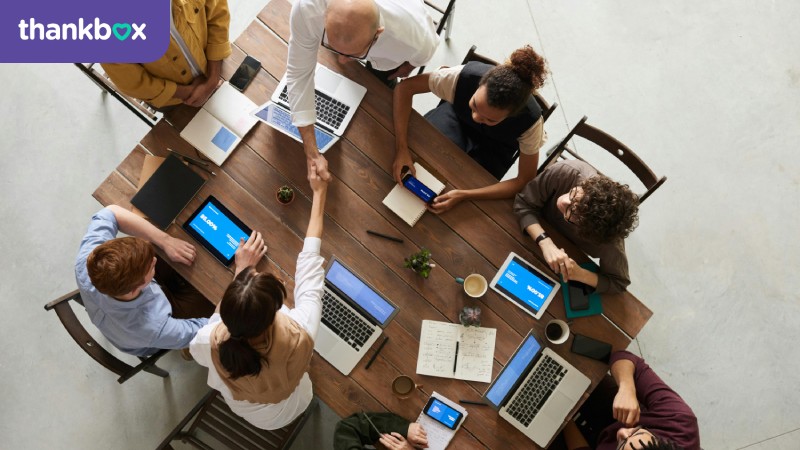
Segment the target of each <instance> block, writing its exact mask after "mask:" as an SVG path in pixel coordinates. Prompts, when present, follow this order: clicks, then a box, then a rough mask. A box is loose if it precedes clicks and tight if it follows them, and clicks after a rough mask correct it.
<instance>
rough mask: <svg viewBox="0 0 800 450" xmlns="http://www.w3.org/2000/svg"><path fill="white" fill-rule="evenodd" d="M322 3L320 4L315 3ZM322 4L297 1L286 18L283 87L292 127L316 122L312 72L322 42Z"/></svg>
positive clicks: (304, 0) (323, 11)
mask: <svg viewBox="0 0 800 450" xmlns="http://www.w3.org/2000/svg"><path fill="white" fill-rule="evenodd" d="M319 3H324V2H319ZM324 13H325V8H324V4H323V5H321V7H320V5H316V4H314V2H310V1H307V0H298V1H297V2H295V4H294V5H292V12H291V14H290V16H289V27H290V29H291V36H290V37H289V56H288V58H287V60H286V85H287V87H288V91H289V106H290V107H291V110H292V124H293V125H294V126H296V127H304V126H308V125H312V124H313V123H315V122H316V121H317V113H316V111H315V109H314V96H315V94H314V70H315V69H316V66H317V51H318V50H319V44H320V42H322V29H323V27H324V22H323V20H324Z"/></svg>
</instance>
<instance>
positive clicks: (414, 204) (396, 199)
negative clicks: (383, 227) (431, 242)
mask: <svg viewBox="0 0 800 450" xmlns="http://www.w3.org/2000/svg"><path fill="white" fill-rule="evenodd" d="M414 169H416V171H417V174H416V178H417V179H418V180H419V181H421V182H422V183H423V184H424V185H425V186H428V187H429V188H430V189H431V190H432V191H434V192H436V194H437V195H438V194H441V193H442V191H443V190H444V187H445V186H444V183H442V182H441V181H439V180H438V179H437V178H436V177H435V176H433V175H432V174H431V173H430V172H428V171H427V170H426V169H425V168H424V167H422V166H421V165H419V164H418V163H414ZM383 204H384V205H386V206H387V207H388V208H389V209H391V210H392V212H394V213H395V214H397V215H398V216H400V218H401V219H403V220H404V221H405V222H406V223H407V224H408V225H409V226H412V227H413V226H414V225H416V223H417V221H419V219H420V217H422V215H423V214H425V211H426V210H427V205H426V204H425V202H423V201H422V200H421V199H420V198H419V197H417V196H416V195H414V194H413V193H412V192H411V191H409V190H408V189H406V188H405V187H404V186H402V185H400V184H398V185H395V187H394V188H392V190H391V192H389V195H387V196H386V198H384V199H383Z"/></svg>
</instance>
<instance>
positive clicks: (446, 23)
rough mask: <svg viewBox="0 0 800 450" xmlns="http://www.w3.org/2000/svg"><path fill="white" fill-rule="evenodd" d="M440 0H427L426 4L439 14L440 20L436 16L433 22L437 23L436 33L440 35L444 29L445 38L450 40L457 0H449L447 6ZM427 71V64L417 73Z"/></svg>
mask: <svg viewBox="0 0 800 450" xmlns="http://www.w3.org/2000/svg"><path fill="white" fill-rule="evenodd" d="M438 3H439V2H436V1H432V0H425V4H426V5H427V6H428V7H429V8H430V9H432V10H433V11H434V15H435V16H438V20H437V19H436V18H434V20H433V23H434V25H436V34H438V35H439V36H441V35H442V31H444V40H445V41H449V40H450V31H452V28H453V15H454V13H455V9H456V0H449V1H448V2H447V6H445V7H442V6H440V5H439V4H438ZM423 72H425V66H421V67H420V68H419V70H417V75H419V74H421V73H423Z"/></svg>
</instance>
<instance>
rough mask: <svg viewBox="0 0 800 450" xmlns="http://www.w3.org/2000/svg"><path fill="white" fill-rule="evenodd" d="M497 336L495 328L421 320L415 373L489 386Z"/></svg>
mask: <svg viewBox="0 0 800 450" xmlns="http://www.w3.org/2000/svg"><path fill="white" fill-rule="evenodd" d="M496 335H497V329H496V328H481V327H465V326H464V325H461V324H456V323H449V322H437V321H435V320H423V321H422V332H421V333H420V336H419V355H418V356H417V373H418V374H419V375H431V376H434V377H444V378H457V379H459V380H467V381H479V382H482V383H490V382H491V381H492V362H493V361H494V343H495V337H496Z"/></svg>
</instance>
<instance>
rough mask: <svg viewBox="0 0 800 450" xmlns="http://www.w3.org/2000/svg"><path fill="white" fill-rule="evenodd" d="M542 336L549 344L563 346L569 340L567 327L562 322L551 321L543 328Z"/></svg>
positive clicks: (565, 323)
mask: <svg viewBox="0 0 800 450" xmlns="http://www.w3.org/2000/svg"><path fill="white" fill-rule="evenodd" d="M544 335H545V337H547V340H548V341H549V342H550V343H551V344H563V343H564V342H567V339H569V325H567V322H564V321H563V320H558V319H554V320H551V321H550V322H547V326H546V327H544Z"/></svg>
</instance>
